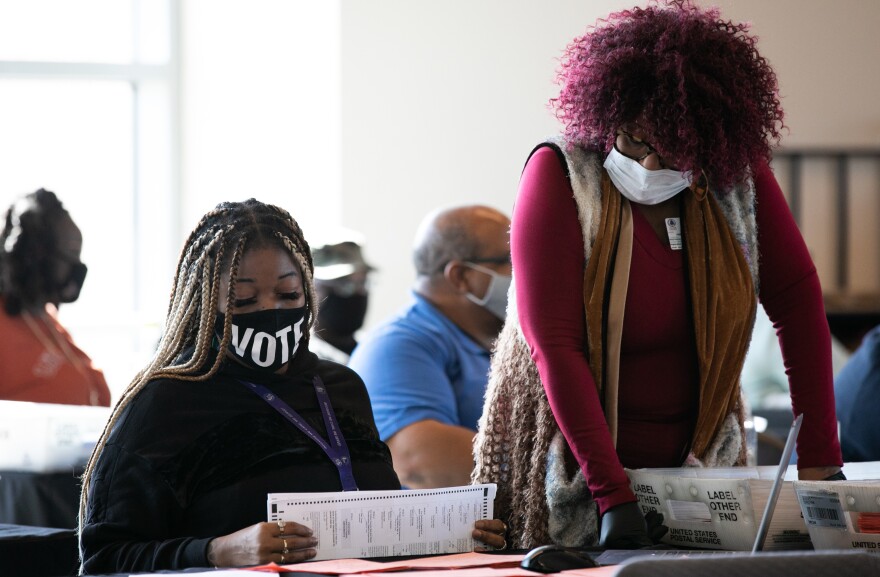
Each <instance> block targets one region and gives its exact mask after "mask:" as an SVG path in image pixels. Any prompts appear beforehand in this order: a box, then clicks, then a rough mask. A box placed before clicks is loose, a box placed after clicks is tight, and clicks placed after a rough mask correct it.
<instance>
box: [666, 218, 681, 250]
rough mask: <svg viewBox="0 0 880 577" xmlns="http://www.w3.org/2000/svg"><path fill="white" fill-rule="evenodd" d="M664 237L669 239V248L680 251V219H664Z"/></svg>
mask: <svg viewBox="0 0 880 577" xmlns="http://www.w3.org/2000/svg"><path fill="white" fill-rule="evenodd" d="M666 235H667V236H668V237H669V248H671V249H672V250H681V219H680V218H667V219H666Z"/></svg>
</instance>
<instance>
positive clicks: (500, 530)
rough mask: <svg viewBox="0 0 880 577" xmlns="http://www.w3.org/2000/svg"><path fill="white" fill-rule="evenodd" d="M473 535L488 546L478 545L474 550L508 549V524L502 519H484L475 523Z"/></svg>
mask: <svg viewBox="0 0 880 577" xmlns="http://www.w3.org/2000/svg"><path fill="white" fill-rule="evenodd" d="M471 536H472V537H473V538H474V539H476V540H477V541H479V542H481V543H484V544H486V545H488V547H476V548H475V549H474V551H492V550H495V551H498V550H500V549H507V525H506V524H505V523H504V521H502V520H501V519H483V520H481V521H477V522H476V523H474V531H473V533H471Z"/></svg>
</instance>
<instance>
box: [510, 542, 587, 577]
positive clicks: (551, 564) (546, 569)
mask: <svg viewBox="0 0 880 577" xmlns="http://www.w3.org/2000/svg"><path fill="white" fill-rule="evenodd" d="M598 566H599V565H598V564H597V563H596V562H595V561H594V560H593V558H592V557H591V556H590V554H589V553H588V552H586V551H584V550H582V549H577V548H574V547H563V546H562V545H542V546H541V547H537V548H535V549H532V550H531V551H529V552H528V553H527V554H526V556H525V558H524V559H523V560H522V562H521V563H520V567H522V568H523V569H528V570H529V571H537V572H539V573H559V572H560V571H565V570H567V569H584V568H586V567H598Z"/></svg>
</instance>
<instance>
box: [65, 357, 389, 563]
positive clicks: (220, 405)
mask: <svg viewBox="0 0 880 577" xmlns="http://www.w3.org/2000/svg"><path fill="white" fill-rule="evenodd" d="M303 352H304V353H305V354H300V355H297V357H296V358H295V359H294V360H293V361H292V362H291V366H290V367H289V370H288V371H287V374H286V375H283V376H282V375H274V374H266V373H262V372H256V371H253V370H250V369H247V368H245V367H243V366H240V365H238V364H236V363H234V362H226V363H225V365H224V366H223V367H222V368H221V369H220V371H219V372H218V373H217V374H216V375H215V376H214V377H212V378H211V379H210V380H208V381H202V382H189V381H178V380H168V379H163V380H156V381H152V382H150V383H148V384H147V386H146V387H145V388H144V389H143V390H142V391H141V392H140V393H139V394H138V395H137V397H136V398H135V399H133V400H132V402H131V404H130V405H129V406H128V407H126V409H125V411H124V413H123V414H122V416H121V417H120V419H119V421H118V423H117V424H116V426H115V427H114V428H113V431H112V432H111V434H110V438H109V439H108V442H107V445H106V447H105V448H104V450H103V451H102V453H101V456H100V458H99V460H98V462H97V465H96V468H95V471H94V473H93V476H92V481H91V486H90V489H89V505H88V510H87V512H86V520H85V524H84V527H83V531H82V535H81V540H80V543H81V548H82V554H83V563H84V571H85V572H86V573H112V572H126V571H156V570H161V569H182V568H186V567H206V566H208V562H207V559H206V552H207V546H208V542H209V541H210V540H211V539H212V538H214V537H217V536H222V535H227V534H230V533H234V532H235V531H238V530H240V529H243V528H245V527H248V526H250V525H253V524H255V523H259V522H261V521H266V520H267V514H266V496H267V494H268V493H282V492H283V493H297V492H319V491H341V490H342V485H341V483H340V480H339V474H338V472H337V468H336V467H335V466H334V465H333V463H332V462H331V461H330V460H329V458H328V457H327V455H326V454H325V453H324V451H323V450H322V449H321V448H320V447H319V446H318V445H317V444H315V443H314V442H313V441H312V440H310V439H309V438H308V437H307V436H306V435H305V434H304V433H302V432H300V430H299V429H298V428H296V427H295V426H294V425H293V424H291V423H290V422H289V421H287V420H286V419H285V418H284V417H283V416H281V415H280V414H279V413H277V412H276V411H275V409H273V408H272V407H271V406H270V405H269V404H268V403H266V402H265V401H264V400H263V399H262V398H260V397H258V396H257V395H255V394H254V393H253V392H252V391H251V390H250V389H248V388H246V387H245V386H244V385H242V384H241V383H240V382H239V379H241V380H250V381H251V382H257V383H259V384H262V385H264V386H266V387H267V388H269V389H270V390H271V391H272V392H274V393H275V394H276V395H278V396H279V397H280V398H281V399H283V400H284V401H285V402H286V403H288V404H289V405H290V406H291V407H292V408H293V409H294V410H296V411H297V412H298V413H299V414H300V415H301V416H302V417H303V418H304V419H305V420H306V421H307V422H308V423H309V424H310V425H311V426H312V427H313V428H314V429H315V430H316V431H318V432H320V433H321V435H322V436H323V437H324V438H325V439H326V438H327V431H326V428H325V426H324V422H323V418H322V415H321V411H320V409H319V407H318V402H317V399H316V396H315V392H314V389H313V386H312V379H313V377H314V375H315V374H318V375H320V377H321V379H322V380H323V381H324V384H325V386H326V388H327V391H328V393H329V395H330V400H331V403H332V405H333V409H334V411H335V413H336V418H337V420H338V421H339V427H340V429H341V430H342V433H343V435H344V437H345V439H346V442H347V444H348V448H349V450H350V452H351V457H352V462H353V468H354V475H355V479H356V481H357V484H358V487H359V488H360V489H363V490H379V489H381V490H386V489H399V488H400V483H399V481H398V479H397V475H396V474H395V472H394V469H393V467H392V463H391V455H390V452H389V451H388V448H387V447H386V446H385V444H384V443H382V441H380V440H379V436H378V433H377V432H376V425H375V423H374V421H373V414H372V409H371V406H370V400H369V397H368V395H367V391H366V388H365V387H364V384H363V381H362V380H361V379H360V377H358V376H357V374H355V373H354V372H353V371H352V370H350V369H348V368H347V367H345V366H343V365H339V364H336V363H333V362H330V361H323V360H318V359H317V357H315V355H314V354H312V353H310V352H308V351H303Z"/></svg>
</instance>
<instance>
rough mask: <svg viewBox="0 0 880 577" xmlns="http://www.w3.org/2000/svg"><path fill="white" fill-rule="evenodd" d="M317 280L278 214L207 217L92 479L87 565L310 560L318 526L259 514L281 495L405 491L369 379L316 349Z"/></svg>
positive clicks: (88, 479)
mask: <svg viewBox="0 0 880 577" xmlns="http://www.w3.org/2000/svg"><path fill="white" fill-rule="evenodd" d="M312 274H313V264H312V256H311V252H310V250H309V246H308V244H307V243H306V241H305V239H304V238H303V235H302V231H301V230H300V227H299V225H298V224H297V223H296V221H294V220H293V218H291V216H290V215H289V214H288V213H287V212H286V211H284V210H282V209H280V208H278V207H275V206H272V205H268V204H263V203H261V202H258V201H256V200H254V199H250V200H247V201H245V202H241V203H232V202H226V203H222V204H220V205H218V206H217V208H216V209H215V210H213V211H211V212H209V213H208V214H206V215H205V216H204V217H203V218H202V219H201V221H200V222H199V224H198V225H197V226H196V228H195V230H193V232H192V233H191V234H190V236H189V238H188V239H187V241H186V243H185V244H184V247H183V250H182V251H181V256H180V261H179V264H178V266H177V273H176V276H175V279H174V283H173V288H172V292H171V302H170V304H169V308H168V316H167V319H166V324H165V329H164V332H163V335H162V338H161V340H160V342H159V346H158V349H157V351H156V353H155V355H154V357H153V359H152V360H151V361H150V363H149V364H148V365H147V366H146V368H144V369H143V370H142V371H141V372H140V373H138V375H137V376H136V377H135V378H134V380H133V381H132V383H131V384H130V385H129V387H128V388H127V389H126V390H125V392H124V393H123V395H122V398H121V400H120V402H119V403H118V405H117V406H116V407H115V409H114V411H113V414H112V416H111V418H110V420H109V422H108V424H107V427H106V428H105V430H104V433H103V435H102V437H101V439H100V440H99V442H98V444H97V446H96V448H95V451H94V453H93V455H92V458H91V460H90V462H89V464H88V467H87V469H86V472H85V474H84V476H83V492H82V502H81V505H80V548H81V554H82V561H83V570H84V572H86V573H111V572H112V573H116V572H130V571H155V570H160V569H181V568H186V567H206V566H210V565H213V566H219V567H232V566H242V565H254V564H261V563H268V562H275V563H292V562H297V561H302V560H306V559H310V558H312V557H314V556H315V554H316V549H315V547H316V546H318V545H319V544H318V543H317V540H316V539H315V538H314V536H313V535H312V533H311V531H310V530H309V529H308V528H307V527H305V526H303V525H300V524H297V523H286V524H285V523H269V522H265V521H261V520H262V519H265V516H266V496H267V494H268V493H273V492H321V491H339V490H357V489H365V490H376V489H399V488H400V483H399V481H398V479H397V476H396V474H395V473H394V468H393V467H392V463H391V456H390V453H389V451H388V448H387V447H386V446H385V445H384V443H382V442H381V441H380V440H379V436H378V434H377V432H376V426H375V423H374V421H373V415H372V410H371V407H370V400H369V397H368V396H367V392H366V389H365V387H364V384H363V382H362V381H361V379H360V378H359V377H358V376H357V375H356V374H355V373H354V372H353V371H351V370H350V369H348V368H346V367H345V366H343V365H340V364H336V363H333V362H330V361H324V360H319V359H318V358H317V357H316V356H315V355H314V354H313V353H311V352H310V351H309V347H308V345H309V334H310V329H311V326H312V323H313V322H314V319H315V318H316V312H317V303H316V300H315V289H314V284H313V282H312ZM331 429H332V431H333V432H336V431H338V432H340V433H341V436H340V435H328V433H329V432H330V430H331ZM318 438H319V439H321V442H320V443H319V442H318V440H317V439H318ZM334 462H336V463H337V464H334ZM483 523H486V524H488V525H482V526H481V527H482V528H485V529H486V531H485V532H484V531H477V530H475V535H474V536H475V537H477V538H480V539H481V540H483V541H484V542H486V543H487V544H490V545H493V546H497V545H500V544H501V543H502V542H503V537H501V536H499V535H497V534H493V533H492V532H493V531H494V533H500V532H501V531H500V530H499V529H497V527H496V525H497V526H500V525H501V523H500V522H497V521H484V522H483ZM477 533H479V535H477ZM484 533H485V535H484Z"/></svg>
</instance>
